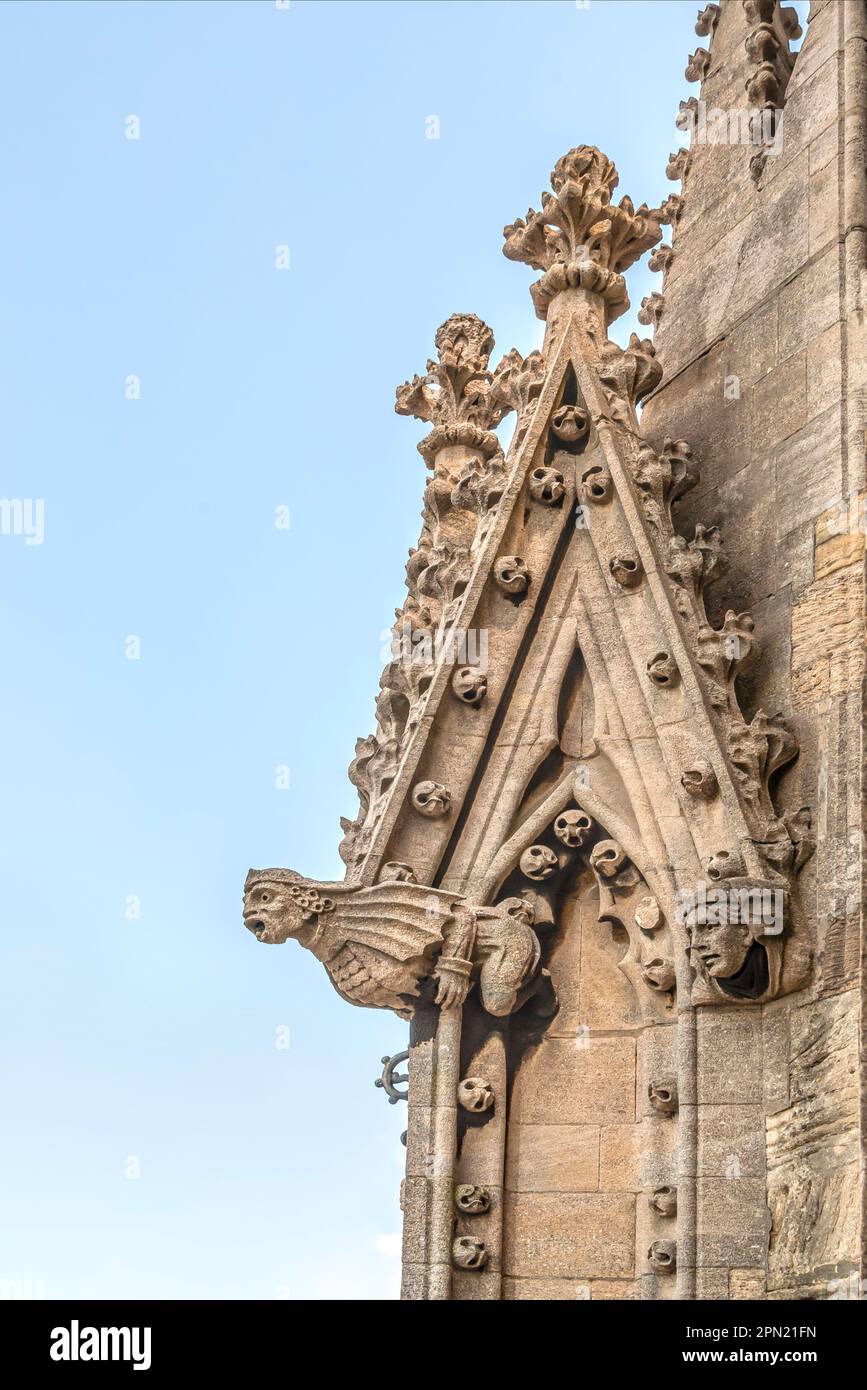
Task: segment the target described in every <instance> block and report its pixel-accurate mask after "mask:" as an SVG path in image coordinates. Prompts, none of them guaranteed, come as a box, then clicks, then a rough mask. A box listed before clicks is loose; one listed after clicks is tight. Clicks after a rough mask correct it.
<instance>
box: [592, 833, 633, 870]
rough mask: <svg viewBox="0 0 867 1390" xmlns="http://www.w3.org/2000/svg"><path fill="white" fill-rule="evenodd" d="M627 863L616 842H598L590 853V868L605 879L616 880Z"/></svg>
mask: <svg viewBox="0 0 867 1390" xmlns="http://www.w3.org/2000/svg"><path fill="white" fill-rule="evenodd" d="M625 862H626V855H625V854H624V853H623V850H622V849H621V848H620V846H619V845H618V843H617V841H616V840H598V841H597V843H596V844H595V845H594V846H593V848H592V850H591V851H590V867H591V869H595V871H596V873H597V874H601V875H602V877H603V878H615V877H616V876H617V874H618V873H619V872H620V870H621V869H622V867H623V865H624V864H625Z"/></svg>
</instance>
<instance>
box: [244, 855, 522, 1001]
mask: <svg viewBox="0 0 867 1390" xmlns="http://www.w3.org/2000/svg"><path fill="white" fill-rule="evenodd" d="M533 920H534V915H533V909H532V907H531V906H530V904H529V903H527V902H525V901H524V899H523V898H506V899H504V901H503V902H501V903H498V904H497V905H496V906H495V907H482V906H479V905H477V904H473V903H469V902H467V900H466V899H465V898H463V897H462V896H461V895H460V894H456V893H447V892H444V891H443V890H442V889H439V888H426V887H424V886H423V885H422V884H418V883H406V882H389V883H379V884H376V885H375V886H374V887H372V888H359V887H357V886H353V885H348V884H345V883H318V882H315V881H314V880H312V879H308V878H303V877H302V875H301V874H297V873H295V872H294V871H293V870H292V869H258V870H256V869H251V870H250V872H249V874H248V875H247V881H246V883H245V885H244V925H245V926H246V927H248V928H249V930H250V931H252V932H253V934H254V935H255V937H256V939H257V940H258V941H264V942H267V943H268V944H270V945H280V944H281V943H282V942H284V941H288V940H289V939H290V937H292V938H294V939H295V940H296V941H299V942H300V943H301V945H302V946H305V947H306V948H307V950H308V951H312V952H313V954H314V955H315V956H316V958H317V960H321V961H322V964H323V965H324V966H325V969H326V970H327V971H328V974H329V977H330V979H331V982H332V984H333V985H334V987H335V989H336V990H337V992H338V994H340V995H341V996H342V997H343V998H344V999H346V1000H348V1002H349V1003H350V1004H358V1005H360V1006H362V1007H364V1008H372V1009H394V1010H395V1012H396V1013H398V1014H399V1015H400V1016H401V1018H411V1017H412V1015H413V1012H414V1009H415V1003H414V1001H415V1000H417V999H418V996H419V990H420V986H421V984H422V982H423V981H424V980H426V979H428V978H431V979H432V980H433V981H434V982H435V985H436V996H435V1001H434V1002H435V1003H437V1004H439V1005H440V1006H441V1007H442V1008H445V1009H448V1008H456V1007H458V1006H459V1005H461V1004H462V1003H463V1001H464V999H465V998H466V996H467V994H468V993H469V991H470V989H471V987H472V986H473V984H478V989H479V995H480V998H481V1002H482V1005H483V1006H484V1008H485V1009H486V1010H487V1012H488V1013H490V1014H494V1015H495V1016H496V1017H498V1018H500V1017H504V1016H505V1015H506V1014H510V1013H513V1012H514V1010H515V1009H517V1008H520V1006H521V1005H522V1004H523V1003H524V1002H525V1000H526V999H528V998H529V997H530V996H531V995H532V994H535V993H536V992H537V990H538V989H539V988H540V986H542V985H543V983H544V984H548V983H549V982H548V977H547V972H545V971H542V970H540V957H541V950H540V947H539V940H538V937H537V936H536V934H535V932H534V931H533V930H532V924H533Z"/></svg>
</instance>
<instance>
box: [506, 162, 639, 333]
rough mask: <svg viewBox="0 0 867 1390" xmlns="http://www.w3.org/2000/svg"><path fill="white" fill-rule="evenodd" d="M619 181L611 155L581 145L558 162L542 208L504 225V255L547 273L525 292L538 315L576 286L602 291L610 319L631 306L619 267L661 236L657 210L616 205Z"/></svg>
mask: <svg viewBox="0 0 867 1390" xmlns="http://www.w3.org/2000/svg"><path fill="white" fill-rule="evenodd" d="M617 183H618V178H617V170H616V169H615V168H614V165H613V164H612V162H611V160H610V159H608V158H606V156H605V155H604V154H602V153H600V151H599V150H597V149H595V148H594V147H593V146H592V145H581V146H579V147H578V148H576V149H574V150H570V151H569V152H568V154H565V155H563V157H562V159H558V161H557V163H556V164H555V166H554V168H553V170H552V172H551V192H550V193H543V194H542V208H541V211H540V212H535V211H534V210H533V209H532V208H531V209H530V210H529V212H528V213H527V216H526V218H523V217H519V218H518V219H517V221H516V222H513V223H511V224H510V225H509V226H507V227H505V228H504V230H503V236H504V237H505V245H504V247H503V251H504V253H505V255H506V256H508V257H509V259H510V260H514V261H523V262H524V263H525V265H529V266H532V267H533V269H534V270H541V271H543V272H544V273H543V275H542V278H541V280H538V281H537V282H536V284H534V285H533V286H532V287H531V289H530V294H531V296H532V299H533V303H534V305H535V308H536V313H537V315H538V317H539V318H541V319H544V318H546V317H547V313H548V308H549V305H550V304H551V302H552V300H553V299H554V298H555V297H556V295H558V294H560V293H561V292H562V291H563V290H565V289H575V288H579V287H580V288H581V289H585V290H590V291H592V292H593V293H595V294H599V295H601V297H602V299H603V300H604V302H605V304H606V305H607V309H608V318H609V322H610V321H611V320H612V319H614V318H616V317H617V316H618V315H619V314H622V313H624V312H625V310H626V309H627V308H628V307H629V299H628V297H627V294H626V283H625V281H624V279H623V274H622V272H623V271H624V270H626V269H627V267H629V266H630V265H632V263H633V261H636V260H637V259H638V257H639V256H641V255H642V254H643V252H645V251H646V250H647V249H648V247H650V246H653V244H654V243H655V242H656V241H658V240H659V236H660V229H659V209H651V208H648V207H647V206H646V204H642V205H641V207H639V208H636V207H635V205H634V204H633V202H632V199H631V198H621V200H620V202H619V203H616V204H615V203H613V202H612V201H611V195H612V193H613V192H614V189H615V188H616V187H617Z"/></svg>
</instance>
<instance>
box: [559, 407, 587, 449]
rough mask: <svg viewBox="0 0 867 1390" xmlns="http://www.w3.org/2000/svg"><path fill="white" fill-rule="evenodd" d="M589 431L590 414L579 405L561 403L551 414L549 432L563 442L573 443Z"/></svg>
mask: <svg viewBox="0 0 867 1390" xmlns="http://www.w3.org/2000/svg"><path fill="white" fill-rule="evenodd" d="M589 432H590V416H589V415H588V414H587V411H586V410H582V409H581V407H580V406H579V405H561V406H560V408H559V409H558V410H555V411H554V414H553V415H552V416H551V433H552V434H554V435H556V436H557V438H558V439H562V440H563V442H564V443H565V444H575V443H577V441H578V440H579V439H584V438H585V436H586V435H587V434H589Z"/></svg>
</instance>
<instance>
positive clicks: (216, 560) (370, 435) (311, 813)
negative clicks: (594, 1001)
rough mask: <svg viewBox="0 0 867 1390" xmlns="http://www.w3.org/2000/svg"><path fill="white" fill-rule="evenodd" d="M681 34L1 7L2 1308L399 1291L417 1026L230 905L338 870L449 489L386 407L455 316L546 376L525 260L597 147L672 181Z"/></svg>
mask: <svg viewBox="0 0 867 1390" xmlns="http://www.w3.org/2000/svg"><path fill="white" fill-rule="evenodd" d="M698 8H699V6H698V5H697V3H696V0H660V2H659V3H656V2H655V0H623V2H621V0H592V3H591V4H590V5H589V6H588V7H587V8H580V7H578V6H576V5H575V4H574V3H573V2H572V0H549V2H548V3H545V0H533V2H532V3H522V2H519V0H513V2H512V3H507V2H502V3H501V0H488V3H460V2H459V0H458V2H455V0H443V3H410V2H407V3H399V0H388V2H387V3H316V0H292V3H291V5H290V6H289V8H285V9H280V8H278V7H277V6H276V5H275V3H274V0H243V3H234V2H233V0H192V2H187V0H149V2H148V3H115V2H114V0H97V2H94V3H72V2H70V0H65V2H64V3H59V4H58V3H8V0H7V3H5V4H3V5H2V6H0V126H2V130H3V139H2V143H0V186H2V190H3V204H4V212H3V218H2V224H0V250H2V261H0V325H2V327H0V357H2V361H0V432H2V459H3V462H2V481H0V494H2V495H3V496H5V497H9V498H33V499H37V498H42V499H44V503H45V534H44V541H43V543H42V544H41V545H32V546H27V545H25V543H24V538H23V537H21V536H0V642H2V662H3V676H2V695H0V699H2V722H0V730H2V743H3V759H2V814H0V856H2V865H0V895H2V951H3V960H2V967H0V979H2V999H0V1030H2V1038H0V1053H2V1059H3V1067H4V1084H3V1101H2V1108H3V1130H4V1140H3V1143H2V1146H0V1281H7V1282H6V1283H5V1284H4V1286H3V1287H4V1288H5V1289H6V1290H7V1291H9V1290H10V1289H11V1290H12V1291H14V1290H15V1289H16V1288H18V1289H19V1290H20V1291H23V1292H26V1291H27V1287H28V1285H27V1281H32V1288H33V1289H34V1291H37V1292H39V1291H42V1292H44V1294H45V1296H46V1297H101V1296H113V1297H121V1298H137V1297H165V1298H188V1297H214V1298H220V1297H241V1298H275V1297H281V1296H282V1297H287V1296H288V1297H312V1298H322V1297H371V1298H388V1297H393V1296H395V1294H396V1291H397V1283H398V1250H399V1230H400V1213H399V1210H398V1187H399V1182H400V1178H401V1175H402V1167H403V1160H404V1150H403V1148H402V1147H401V1145H400V1142H399V1135H400V1132H401V1130H402V1129H403V1128H404V1126H405V1122H406V1121H405V1113H406V1107H405V1106H404V1105H400V1106H397V1107H389V1105H388V1104H387V1103H386V1100H385V1098H384V1096H383V1094H382V1092H380V1091H377V1090H375V1089H374V1085H373V1082H374V1078H375V1077H376V1076H377V1075H378V1073H379V1070H380V1062H379V1059H380V1057H381V1056H382V1054H384V1053H386V1052H388V1053H391V1052H395V1051H398V1050H399V1049H400V1048H402V1047H404V1046H405V1045H406V1036H407V1030H406V1025H405V1024H403V1023H402V1022H401V1021H400V1020H399V1019H397V1018H395V1017H393V1016H392V1015H391V1014H388V1013H377V1012H373V1011H366V1010H360V1009H352V1008H351V1007H349V1006H348V1005H347V1004H346V1003H344V1002H343V1001H342V1000H341V999H340V998H339V997H338V995H337V994H336V993H335V992H334V990H333V989H332V987H331V985H330V984H329V982H328V979H327V977H326V974H325V971H324V970H323V968H322V967H321V966H320V965H319V964H318V963H317V962H316V961H315V960H314V958H313V957H312V956H310V955H309V954H307V953H305V952H303V951H302V950H300V949H299V948H298V947H296V946H293V945H291V944H290V945H287V946H285V947H281V948H279V949H278V948H270V947H264V946H260V945H258V944H257V943H256V942H255V941H254V940H253V938H252V937H251V936H250V935H249V933H247V932H245V931H244V930H243V927H242V923H241V915H240V914H241V890H242V885H243V880H244V875H245V873H246V871H247V868H248V867H249V866H250V865H255V866H257V867H264V866H267V865H273V864H285V865H289V866H291V867H293V868H296V869H298V870H300V871H301V872H303V873H306V874H309V875H311V876H314V877H321V878H326V879H328V878H339V877H342V874H343V866H342V864H341V862H340V860H339V858H338V854H337V846H338V843H339V841H340V838H341V832H340V829H339V825H338V818H339V816H340V815H341V814H345V815H348V816H354V814H355V811H356V804H357V802H356V794H355V791H354V789H353V788H352V787H351V785H350V784H349V782H348V781H347V778H346V769H347V766H348V764H349V761H350V759H351V758H352V756H353V748H354V743H355V739H356V737H358V736H359V735H362V734H367V733H369V732H370V731H371V729H372V727H373V704H374V698H375V695H376V691H377V686H378V680H379V674H380V669H381V665H382V647H383V637H382V634H383V631H384V630H385V629H387V628H388V627H389V625H390V623H391V621H392V619H393V611H394V608H395V607H396V606H397V605H398V604H400V602H401V601H402V597H403V592H404V587H403V567H404V562H405V560H406V553H407V550H408V548H409V547H410V546H411V545H413V544H415V542H416V540H417V538H418V532H419V514H420V508H421V500H422V489H423V486H424V481H425V468H424V464H423V462H422V460H421V458H420V456H419V455H418V453H417V452H416V449H415V445H416V442H417V440H418V439H419V438H420V437H421V434H422V433H423V426H421V425H420V424H417V423H416V422H415V421H411V420H406V419H402V418H399V417H397V416H396V415H395V414H394V412H393V402H394V389H395V386H396V385H398V383H400V382H402V381H403V380H405V379H406V378H407V377H410V376H412V374H413V373H414V372H417V371H419V372H420V371H423V370H424V364H425V361H426V359H427V357H428V356H429V355H430V354H431V352H432V350H433V336H434V332H435V330H436V328H437V326H438V325H439V324H440V323H441V322H442V321H443V320H444V319H445V318H447V317H448V315H449V314H451V313H454V312H458V311H460V312H470V311H472V312H475V313H478V314H480V315H481V316H482V317H483V318H484V319H485V320H486V321H487V322H488V323H489V324H490V325H491V327H492V328H493V330H494V333H495V335H496V339H497V348H496V350H495V355H494V361H496V360H497V359H498V357H499V355H500V354H501V353H503V352H506V351H508V349H510V348H511V347H512V346H517V347H518V348H520V350H521V351H522V352H524V353H526V352H528V351H530V350H531V349H532V348H533V347H535V346H538V345H539V343H540V342H541V332H542V325H541V324H540V323H539V322H538V320H536V318H535V316H534V313H533V308H532V304H531V301H530V297H529V294H528V292H527V290H528V286H529V284H530V281H531V280H532V278H533V275H532V272H530V271H529V270H528V269H527V268H526V267H523V266H520V265H516V264H514V263H512V262H509V261H507V260H506V259H505V258H504V257H503V255H502V252H501V246H502V235H501V231H502V227H503V226H504V224H505V223H507V222H511V221H513V220H514V218H515V217H517V216H519V215H523V214H524V213H525V212H526V209H527V208H528V206H530V205H533V206H538V199H539V194H540V191H541V190H542V189H543V188H546V187H547V186H548V174H549V171H550V169H551V168H552V166H553V164H554V162H555V160H556V159H557V158H558V157H559V156H560V155H561V154H563V153H565V151H566V150H568V149H569V148H570V147H571V146H573V145H577V144H582V143H587V144H597V145H599V146H600V147H601V148H602V149H603V150H604V151H605V153H606V154H608V155H609V156H610V157H611V158H612V159H613V160H614V161H615V163H616V165H617V167H618V169H619V171H620V180H621V182H620V190H619V192H618V195H617V196H618V197H619V196H620V194H621V193H624V192H625V193H629V194H630V196H631V197H632V198H633V199H634V200H635V202H636V203H638V202H640V201H647V202H649V203H659V202H661V201H662V200H663V199H664V198H665V197H666V195H667V194H668V193H669V192H670V191H672V189H673V188H676V187H677V185H671V184H670V183H668V181H667V180H666V178H665V163H666V157H667V155H668V153H669V151H670V150H674V149H676V148H677V147H678V145H679V143H680V136H679V133H678V132H677V130H676V129H675V126H674V115H675V113H676V111H677V106H678V101H679V100H680V99H681V98H683V97H686V96H688V95H690V93H691V92H695V88H694V87H693V88H691V87H690V86H689V84H687V83H686V82H685V80H684V77H683V70H684V67H685V64H686V59H687V56H688V54H689V53H690V52H691V51H692V50H693V49H694V48H695V47H696V46H697V45H698V44H700V43H705V42H706V40H702V39H699V38H697V37H696V35H695V32H694V28H693V26H694V22H695V16H696V11H697V9H698ZM802 8H803V7H802ZM130 116H137V117H138V118H139V121H140V138H139V139H138V140H131V139H127V138H126V135H127V131H128V129H129V127H128V124H127V118H128V117H130ZM430 116H436V117H438V119H439V139H436V140H433V139H429V138H427V134H426V132H427V131H428V130H429V129H431V125H430V122H428V119H427V118H428V117H430ZM279 246H288V248H289V259H290V265H289V268H288V269H278V268H277V267H276V265H275V260H276V257H277V251H276V248H277V247H279ZM629 285H630V293H631V296H632V300H633V305H634V306H635V308H637V306H638V304H639V303H640V300H641V298H642V296H643V295H644V294H647V293H648V292H649V291H650V290H651V289H652V288H658V287H659V277H658V276H654V275H652V274H651V273H650V272H649V271H648V270H647V269H646V266H645V265H641V266H639V267H636V268H635V269H634V270H633V271H632V272H630V275H629ZM634 314H635V309H634V308H633V310H632V311H631V312H630V314H629V315H627V316H626V317H625V318H623V319H622V320H620V321H619V323H618V324H617V325H615V330H614V336H615V337H617V339H618V340H619V341H621V342H623V341H625V339H626V337H627V336H628V333H629V331H630V329H632V328H634V327H635V326H636V323H635V317H634ZM641 331H642V334H643V335H644V334H646V333H647V331H648V330H641ZM492 365H493V364H492ZM131 375H135V376H138V377H139V379H140V399H138V400H129V399H127V398H126V381H127V378H128V377H129V376H131ZM280 506H285V507H288V508H289V510H290V517H291V524H290V528H289V529H288V530H281V529H277V527H276V526H275V510H276V508H278V507H280ZM130 637H137V638H138V639H139V642H140V656H139V659H137V660H130V659H128V654H127V653H128V650H129V648H128V645H127V639H128V638H130ZM281 766H287V767H288V768H289V779H290V786H289V788H288V789H280V788H278V786H277V780H278V768H279V767H281ZM133 898H135V899H138V900H139V902H140V915H139V916H138V918H135V917H134V916H132V917H131V916H130V913H131V912H133V913H134V911H135V909H134V907H133V908H130V906H129V904H130V900H131V899H133ZM286 1029H288V1042H289V1045H288V1047H284V1046H279V1045H278V1044H279V1043H282V1042H284V1041H285V1039H286V1033H285V1030H286ZM136 1173H138V1176H135V1174H136ZM8 1281H20V1282H19V1283H18V1284H17V1285H16V1284H14V1282H13V1283H11V1284H10V1283H9V1282H8Z"/></svg>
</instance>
